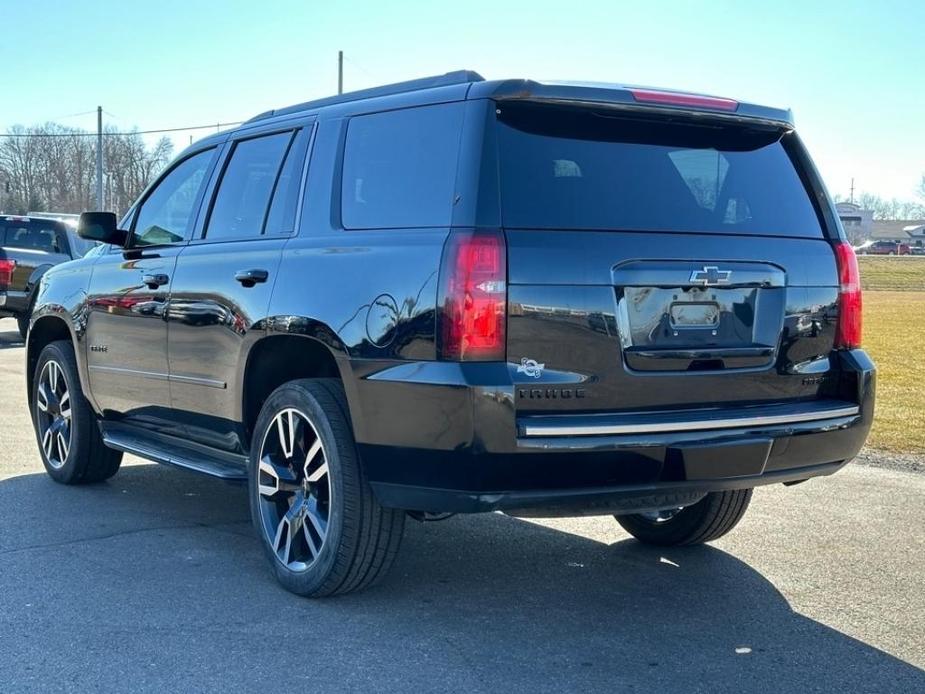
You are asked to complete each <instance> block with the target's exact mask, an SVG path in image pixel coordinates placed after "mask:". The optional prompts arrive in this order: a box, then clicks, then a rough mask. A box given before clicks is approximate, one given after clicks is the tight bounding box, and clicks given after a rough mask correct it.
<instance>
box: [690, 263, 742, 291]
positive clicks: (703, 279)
mask: <svg viewBox="0 0 925 694" xmlns="http://www.w3.org/2000/svg"><path fill="white" fill-rule="evenodd" d="M730 277H732V270H720V269H719V268H718V267H716V266H715V265H704V267H703V270H694V271H693V272H692V273H691V279H690V282H691V284H702V285H703V286H705V287H712V286H715V285H717V284H726V283H728V282H729V278H730Z"/></svg>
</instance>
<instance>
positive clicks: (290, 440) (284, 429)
mask: <svg viewBox="0 0 925 694" xmlns="http://www.w3.org/2000/svg"><path fill="white" fill-rule="evenodd" d="M295 428H296V427H295V417H294V414H293V411H292V410H286V411H285V412H280V413H279V414H278V415H277V416H276V431H277V432H278V433H279V446H280V449H281V450H282V453H283V456H285V457H286V458H287V459H289V458H292V454H293V453H295V434H296V431H295Z"/></svg>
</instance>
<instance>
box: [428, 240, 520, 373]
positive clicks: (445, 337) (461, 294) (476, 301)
mask: <svg viewBox="0 0 925 694" xmlns="http://www.w3.org/2000/svg"><path fill="white" fill-rule="evenodd" d="M439 306H440V315H439V319H438V323H437V327H438V334H439V339H440V348H439V352H440V357H441V358H442V359H446V360H453V361H455V360H458V361H503V360H504V351H505V350H504V347H505V323H506V321H507V252H506V247H505V242H504V235H503V234H502V233H501V232H500V231H494V230H475V231H456V232H453V233H452V234H450V236H449V238H448V239H447V242H446V245H445V246H444V248H443V262H442V264H441V268H440V295H439Z"/></svg>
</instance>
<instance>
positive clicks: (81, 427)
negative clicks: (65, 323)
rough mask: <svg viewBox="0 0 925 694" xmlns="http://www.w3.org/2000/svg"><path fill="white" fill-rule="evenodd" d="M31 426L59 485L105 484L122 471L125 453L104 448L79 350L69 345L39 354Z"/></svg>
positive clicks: (52, 345) (56, 345)
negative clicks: (80, 370)
mask: <svg viewBox="0 0 925 694" xmlns="http://www.w3.org/2000/svg"><path fill="white" fill-rule="evenodd" d="M52 386H53V387H52ZM32 421H33V424H34V425H35V435H36V441H37V442H38V445H39V455H41V456H42V464H43V465H44V466H45V471H46V472H48V474H49V476H50V477H51V478H52V479H53V480H54V481H55V482H60V483H61V484H88V483H92V482H102V481H103V480H107V479H109V478H110V477H112V476H113V475H115V474H116V472H118V470H119V465H121V464H122V453H121V452H120V451H114V450H112V449H111V448H107V447H106V445H105V444H104V443H103V437H102V436H101V435H100V430H99V427H98V426H97V421H96V415H95V414H94V412H93V410H92V409H91V407H90V403H88V402H87V399H86V398H85V397H84V394H83V391H82V390H81V387H80V377H79V376H78V374H77V361H76V359H75V358H74V348H73V346H72V345H71V343H70V342H68V341H66V340H59V341H57V342H52V343H50V344H48V345H46V346H45V349H43V350H42V352H41V354H40V355H39V359H38V363H37V364H36V367H35V374H34V377H33V383H32ZM46 437H47V438H46Z"/></svg>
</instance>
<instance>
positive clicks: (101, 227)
mask: <svg viewBox="0 0 925 694" xmlns="http://www.w3.org/2000/svg"><path fill="white" fill-rule="evenodd" d="M77 235H78V236H79V237H80V238H82V239H87V240H88V241H99V242H100V243H111V244H112V245H114V246H124V245H125V240H126V238H128V234H127V233H126V232H125V231H123V230H122V229H119V228H118V226H117V221H116V215H114V214H113V213H112V212H84V213H82V214H81V215H80V220H79V221H78V222H77Z"/></svg>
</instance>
